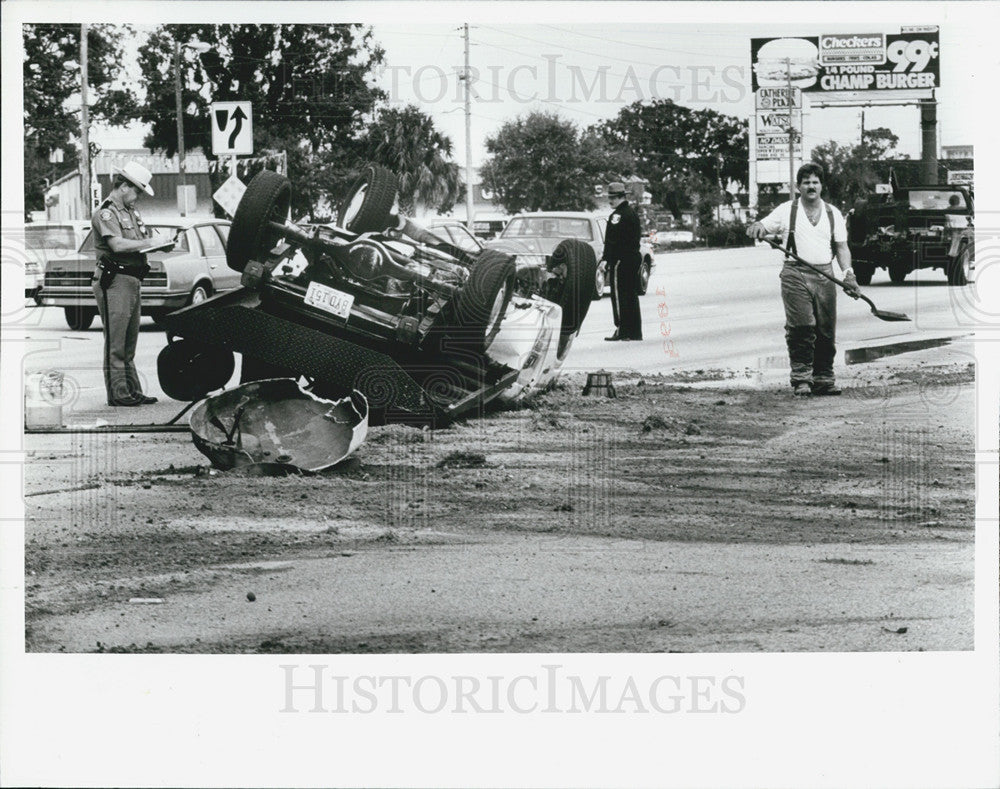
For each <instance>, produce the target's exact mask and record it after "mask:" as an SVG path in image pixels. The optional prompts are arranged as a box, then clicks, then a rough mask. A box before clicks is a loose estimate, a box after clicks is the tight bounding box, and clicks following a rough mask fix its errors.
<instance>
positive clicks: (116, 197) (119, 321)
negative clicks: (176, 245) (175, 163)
mask: <svg viewBox="0 0 1000 789" xmlns="http://www.w3.org/2000/svg"><path fill="white" fill-rule="evenodd" d="M115 170H116V172H115V176H114V180H113V182H112V187H111V193H110V194H109V195H108V196H107V197H106V198H105V200H104V202H102V203H101V205H100V207H99V208H98V209H97V210H96V211H95V212H94V216H93V219H92V220H91V227H92V228H93V233H94V246H95V248H96V251H97V270H96V271H95V272H94V282H93V290H94V297H95V298H96V299H97V309H98V311H99V312H100V314H101V323H102V324H103V326H104V386H105V388H106V389H107V394H108V405H113V406H140V405H148V404H150V403H155V402H156V398H155V397H149V396H148V395H145V394H143V392H142V385H141V384H140V382H139V376H138V374H137V373H136V370H135V363H134V359H135V347H136V344H137V343H138V340H139V316H140V293H139V291H140V283H141V281H142V278H143V277H144V276H145V275H146V272H147V271H148V270H149V266H148V265H147V263H146V255H145V254H144V253H143V252H141V251H140V250H143V249H147V248H149V247H150V246H151V242H150V241H149V231H148V230H147V229H146V226H145V225H144V224H143V222H142V218H141V217H140V216H139V212H138V211H136V210H135V203H136V201H137V200H138V198H139V195H140V194H142V193H145V194H148V195H150V196H152V195H153V189H152V187H151V186H150V185H149V182H150V180H152V173H150V172H149V170H147V169H146V168H145V167H143V166H142V165H140V164H137V163H136V162H129V163H128V164H126V165H125V166H124V167H123V168H121V169H118V168H115ZM171 247H172V245H171V246H168V247H165V248H164V249H165V250H169V249H170V248H171Z"/></svg>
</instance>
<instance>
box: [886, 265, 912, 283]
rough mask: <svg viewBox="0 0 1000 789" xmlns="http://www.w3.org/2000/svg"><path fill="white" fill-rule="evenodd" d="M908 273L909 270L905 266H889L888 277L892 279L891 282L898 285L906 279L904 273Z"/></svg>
mask: <svg viewBox="0 0 1000 789" xmlns="http://www.w3.org/2000/svg"><path fill="white" fill-rule="evenodd" d="M909 273H910V270H909V269H908V268H906V267H905V266H889V279H890V280H892V282H893V284H895V285H900V284H902V282H903V280H904V279H906V275H907V274H909Z"/></svg>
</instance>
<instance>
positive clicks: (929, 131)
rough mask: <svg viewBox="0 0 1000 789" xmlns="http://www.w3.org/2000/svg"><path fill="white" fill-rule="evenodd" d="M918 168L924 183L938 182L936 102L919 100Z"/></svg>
mask: <svg viewBox="0 0 1000 789" xmlns="http://www.w3.org/2000/svg"><path fill="white" fill-rule="evenodd" d="M920 170H921V180H922V181H923V182H924V183H925V184H936V183H937V182H938V159H937V102H936V101H935V100H934V99H930V100H926V101H921V102H920Z"/></svg>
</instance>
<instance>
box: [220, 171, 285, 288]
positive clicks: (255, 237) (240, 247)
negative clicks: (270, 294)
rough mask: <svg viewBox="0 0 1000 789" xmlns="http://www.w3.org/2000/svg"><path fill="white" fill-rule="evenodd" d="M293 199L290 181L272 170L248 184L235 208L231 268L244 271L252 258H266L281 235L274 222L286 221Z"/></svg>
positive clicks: (229, 257)
mask: <svg viewBox="0 0 1000 789" xmlns="http://www.w3.org/2000/svg"><path fill="white" fill-rule="evenodd" d="M291 201H292V185H291V182H290V181H289V180H288V179H287V178H285V177H284V176H283V175H278V173H276V172H272V171H271V170H261V172H259V173H257V175H255V176H254V177H253V180H252V181H250V183H249V184H248V185H247V190H246V192H245V193H244V194H243V199H242V200H240V204H239V205H238V206H237V207H236V213H235V214H234V215H233V224H232V227H230V229H229V241H228V242H227V243H226V262H227V263H228V264H229V268H231V269H233V270H235V271H243V269H245V268H246V267H247V263H249V262H250V261H251V260H258V261H263V260H264V258H266V257H267V253H268V252H270V251H271V250H272V249H274V247H275V246H276V245H277V243H278V242H279V241H280V240H281V238H282V234H281V233H280V232H279V231H277V230H275V229H274V228H273V227H271V226H270V223H271V222H278V223H281V224H284V223H285V220H286V219H288V209H289V207H290V206H291Z"/></svg>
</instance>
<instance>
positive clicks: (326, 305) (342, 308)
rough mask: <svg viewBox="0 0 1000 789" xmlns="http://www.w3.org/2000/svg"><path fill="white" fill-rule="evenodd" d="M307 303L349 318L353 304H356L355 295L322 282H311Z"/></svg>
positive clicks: (307, 290) (307, 292) (307, 291)
mask: <svg viewBox="0 0 1000 789" xmlns="http://www.w3.org/2000/svg"><path fill="white" fill-rule="evenodd" d="M305 301H306V304H308V305H310V306H312V307H316V308H317V309H320V310H323V311H324V312H329V313H332V314H334V315H336V316H337V317H338V318H347V316H348V315H350V314H351V305H352V304H354V296H352V295H351V294H350V293H344V292H343V291H342V290H337V289H336V288H331V287H329V286H328V285H323V284H322V283H320V282H310V283H309V287H308V288H307V289H306V299H305Z"/></svg>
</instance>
